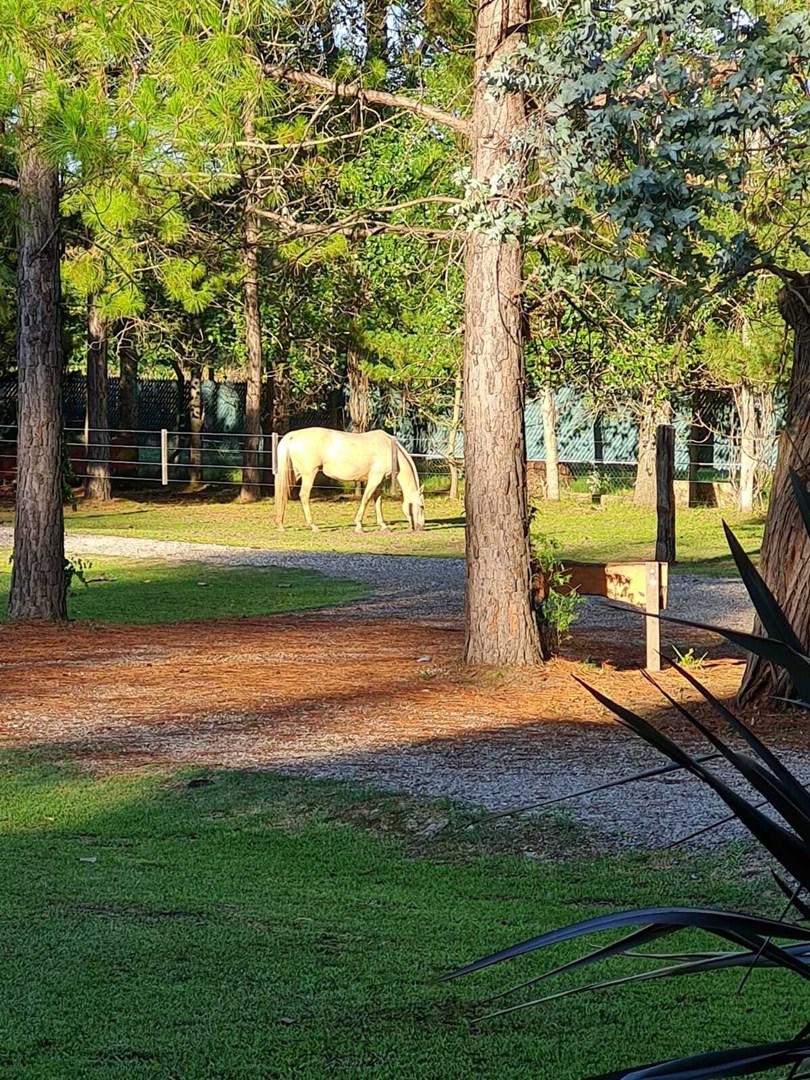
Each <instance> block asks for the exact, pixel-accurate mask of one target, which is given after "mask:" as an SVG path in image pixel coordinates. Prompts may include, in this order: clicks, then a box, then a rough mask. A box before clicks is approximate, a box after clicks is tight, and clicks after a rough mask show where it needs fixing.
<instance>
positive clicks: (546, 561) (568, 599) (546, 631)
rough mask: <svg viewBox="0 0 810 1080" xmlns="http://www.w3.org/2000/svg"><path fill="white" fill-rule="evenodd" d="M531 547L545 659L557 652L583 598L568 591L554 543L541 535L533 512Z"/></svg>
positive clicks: (536, 602) (536, 601) (575, 617)
mask: <svg viewBox="0 0 810 1080" xmlns="http://www.w3.org/2000/svg"><path fill="white" fill-rule="evenodd" d="M529 536H530V540H531V548H532V579H533V585H534V591H535V597H540V599H535V605H534V609H535V615H536V617H537V626H538V628H539V631H540V644H541V648H542V651H543V658H544V659H545V660H548V659H549V658H550V657H552V656H554V655H555V654H556V653H557V652H559V648H560V643H561V642H562V641H564V640H565V638H566V636H567V635H568V631H569V630H570V629H571V627H572V626H573V624H574V623H575V622H576V619H577V615H578V613H579V608H580V605H581V604H582V602H583V598H582V597H581V596H580V595H579V594H578V593H577V592H576V591H575V590H573V589H570V588H568V584H569V582H570V580H571V575H570V574H566V572H565V567H564V566H563V564H562V561H561V560H560V556H559V549H558V545H557V543H556V541H554V540H553V539H552V538H551V537H550V536H546V534H545V533H543V532H541V531H540V529H539V527H538V525H537V518H536V517H535V515H534V513H533V514H532V517H531V522H530V526H529Z"/></svg>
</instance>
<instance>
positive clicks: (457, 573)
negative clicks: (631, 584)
mask: <svg viewBox="0 0 810 1080" xmlns="http://www.w3.org/2000/svg"><path fill="white" fill-rule="evenodd" d="M12 539H13V536H12V530H11V529H10V528H8V527H0V547H10V546H11V543H12ZM66 548H67V552H68V554H69V555H83V556H84V555H118V556H124V557H126V558H133V559H161V560H165V561H167V562H204V563H210V564H212V565H214V566H283V567H294V568H299V569H302V570H317V571H319V572H320V573H323V574H328V575H330V576H331V577H343V578H352V579H353V580H355V581H362V582H364V583H365V584H367V585H370V586H372V587H373V589H374V593H373V595H372V596H370V597H369V598H368V599H366V600H362V601H358V602H355V603H353V604H352V605H351V606H350V607H349V608H347V607H341V614H342V615H343V616H344V617H345V616H346V615H348V614H351V615H356V616H357V617H358V618H362V619H370V618H384V619H389V618H402V619H447V620H454V619H458V618H460V617H461V615H462V612H463V610H464V560H463V559H437V558H426V557H424V556H404V555H355V554H346V553H342V552H341V553H337V552H317V553H314V552H303V551H301V552H294V551H273V550H267V549H262V550H259V549H256V548H238V547H228V546H227V545H224V544H197V543H190V542H182V541H177V540H142V539H136V538H134V537H127V536H94V535H89V534H84V533H68V535H67V541H66ZM698 595H699V598H700V599H699V612H698V611H696V610H695V602H696V600H695V598H696V596H698ZM667 610H668V611H669V613H670V614H671V615H678V616H683V617H689V616H690V615H691V616H693V617H696V618H699V620H700V621H701V622H707V623H719V624H720V625H723V626H730V627H736V628H739V629H748V628H749V627H750V623H751V607H750V603H749V601H748V598H747V596H746V594H745V590H744V588H743V587H742V585H741V584H740V582H739V581H736V580H733V579H724V578H707V577H702V576H701V577H697V576H695V575H690V574H675V575H673V577H672V578H671V580H670V588H669V607H668V609H667ZM580 621H581V623H582V625H584V626H616V627H621V626H626V625H633V626H637V625H638V615H636V614H635V613H631V614H629V615H625V614H624V613H623V612H621V611H616V610H615V609H613V608H610V607H608V606H607V605H606V604H605V603H604V602H603V601H601V600H599V599H596V598H589V599H588V600H587V601H586V603H585V605H584V611H583V613H582V614H581V616H580Z"/></svg>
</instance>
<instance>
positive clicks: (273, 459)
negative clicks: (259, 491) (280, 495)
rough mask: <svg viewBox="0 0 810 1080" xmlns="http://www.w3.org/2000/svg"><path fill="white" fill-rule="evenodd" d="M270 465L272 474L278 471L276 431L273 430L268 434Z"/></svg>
mask: <svg viewBox="0 0 810 1080" xmlns="http://www.w3.org/2000/svg"><path fill="white" fill-rule="evenodd" d="M270 463H271V465H270V467H271V468H272V470H273V476H275V475H276V474H277V473H278V432H277V431H274V432H273V433H272V434H271V436H270Z"/></svg>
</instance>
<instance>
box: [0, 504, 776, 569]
mask: <svg viewBox="0 0 810 1080" xmlns="http://www.w3.org/2000/svg"><path fill="white" fill-rule="evenodd" d="M356 509H357V504H356V503H355V502H354V501H353V500H352V499H349V498H344V499H319V500H318V501H317V502H315V503H314V504H313V513H314V515H315V520H316V521H317V522H318V523H319V524H320V526H321V532H319V533H312V532H310V531H309V529H307V528H306V527H305V525H304V519H303V515H302V513H301V507H300V504H299V503H298V502H297V501H295V500H294V501H293V502H292V503H291V504H290V507H289V511H288V516H287V525H288V527H287V528H286V529H285V531H284V532H279V531H278V530H277V529H276V527H275V523H274V520H273V504H272V500H268V501H264V502H260V503H254V504H252V505H250V504H249V505H243V504H241V503H239V502H237V501H235V500H234V499H233V497H232V495H230V494H228V495H224V494H223V495H216V496H212V495H209V496H207V497H206V496H202V497H189V496H182V495H174V496H171V497H166V498H151V499H150V500H149V501H143V502H141V501H136V500H133V499H117V500H115V501H114V502H112V503H110V504H107V505H103V506H94V505H90V504H87V505H80V508H79V509H78V510H77V511H76V512H72V511H70V510H68V511H66V527H67V530H68V533H72V532H76V533H78V532H86V533H112V534H115V535H122V536H132V537H138V538H146V539H153V540H192V541H198V542H204V543H217V544H229V545H237V546H247V547H258V548H263V549H269V550H278V551H290V550H295V551H336V552H360V553H375V554H389V555H433V556H456V557H462V556H463V555H464V517H463V509H462V507H461V505H460V504H459V503H457V502H451V501H450V500H449V499H447V498H446V497H442V496H429V497H428V499H427V519H428V528H427V529H426V530H425V532H423V533H411V532H409V531H408V529H407V527H406V525H405V523H404V522H403V520H402V518H401V514H400V511H399V506H398V504H397V503H395V502H393V501H390V500H388V501H387V502H386V507H385V513H386V517H387V519H388V521H389V522H390V523H392V524H394V526H395V527H394V529H393V530H392V531H391V532H389V533H380V532H378V531H377V530H376V529H373V528H372V527H371V521H372V516H371V514H369V517H368V525H369V527H368V529H367V531H366V532H365V533H363V534H362V535H358V534H357V533H355V532H354V530H353V528H352V519H353V516H354V514H355V512H356ZM538 513H539V520H540V526H541V528H542V529H543V531H544V532H545V533H547V534H548V536H550V537H551V538H552V539H554V540H556V541H557V543H558V544H559V546H560V552H561V554H562V556H563V557H564V558H568V559H572V560H581V561H586V562H587V561H591V562H606V561H613V560H622V559H649V558H652V556H653V552H654V548H655V531H656V521H655V512H654V511H651V510H639V509H636V508H635V507H633V506H630V505H627V504H615V503H610V504H607V505H606V506H604V507H593V506H591V504H590V503H589V502H587V501H579V500H577V501H574V500H567V501H564V502H562V503H559V504H557V505H553V504H550V503H546V504H540V508H539V511H538ZM723 517H725V518H726V519H727V520H728V521H729V522H730V524H731V525H732V526H733V527H734V529H735V531H736V533H737V535H738V537H739V538H740V540H741V542H742V544H743V547H744V548H745V549H746V550H747V551H749V552H750V553H752V554H756V552H757V551H758V550H759V546H760V544H761V541H762V531H763V518H762V517H761V516H757V517H741V516H740V515H738V514H736V513H734V512H733V511H721V510H717V509H679V511H678V515H677V545H678V568H679V569H681V570H683V571H685V572H690V573H698V574H712V575H718V576H727V575H732V576H733V575H734V573H735V570H734V566H733V562H732V560H731V558H730V556H729V554H728V546H727V544H726V540H725V537H724V535H723V529H722V519H723ZM10 523H11V513H10V511H9V510H6V511H5V512H2V513H0V524H10ZM676 572H677V571H676Z"/></svg>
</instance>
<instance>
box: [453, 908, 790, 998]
mask: <svg viewBox="0 0 810 1080" xmlns="http://www.w3.org/2000/svg"><path fill="white" fill-rule="evenodd" d="M629 926H639V927H651V928H652V927H673V928H677V929H684V928H687V927H691V928H692V929H697V930H705V931H706V932H707V933H710V934H714V935H716V936H717V937H721V938H724V939H726V940H729V941H734V942H735V943H737V944H741V943H742V944H745V945H747V946H748V948H749V949H752V950H754V951H756V950H757V949H759V948H761V946H762V945H763V944H764V943H765V939H766V938H785V939H788V940H791V941H801V942H810V928H805V927H802V926H795V925H793V924H792V923H786V922H780V921H779V920H777V919H766V918H763V917H761V916H757V915H745V914H742V913H740V912H735V911H715V910H713V909H710V908H680V907H670V908H666V907H650V908H637V909H634V910H633V911H619V912H611V913H610V914H607V915H596V916H594V917H593V918H591V919H585V920H583V921H582V922H578V923H572V924H571V925H570V926H563V927H560V928H559V929H557V930H549V931H548V932H547V933H545V934H538V935H537V937H533V938H529V939H528V940H527V941H522V942H520V943H519V944H517V945H511V946H510V947H509V948H507V949H502V950H501V951H500V952H496V953H492V954H491V955H490V956H485V957H482V958H481V959H480V960H475V961H474V962H473V963H471V964H466V965H465V966H464V967H460V968H457V969H456V970H455V971H451V972H449V973H448V974H447V975H445V976H443V980H449V979H458V978H461V976H463V975H470V974H472V972H474V971H482V970H483V969H484V968H487V967H491V966H492V965H493V964H500V963H502V962H503V961H504V960H512V959H514V958H515V957H517V956H524V955H525V954H526V953H530V952H535V951H536V950H537V949H545V948H548V947H549V946H551V945H559V944H561V943H562V942H564V941H573V940H575V939H577V938H581V937H585V936H587V935H588V934H597V933H602V932H604V931H609V930H621V929H623V928H624V927H629ZM783 953H784V950H783V949H778V950H777V954H776V955H775V956H774V959H775V960H776V957H777V956H779V958H780V959H782V956H781V954H783ZM784 956H785V962H784V966H786V967H791V968H793V969H794V970H795V969H798V970H800V971H802V973H803V974H807V972H805V971H804V970H803V965H802V963H801V961H800V960H799V959H798V958H794V957H791V956H790V954H787V953H784ZM777 962H778V960H777Z"/></svg>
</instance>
